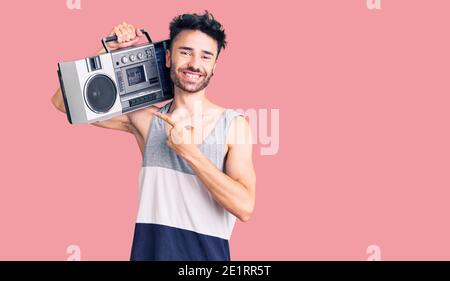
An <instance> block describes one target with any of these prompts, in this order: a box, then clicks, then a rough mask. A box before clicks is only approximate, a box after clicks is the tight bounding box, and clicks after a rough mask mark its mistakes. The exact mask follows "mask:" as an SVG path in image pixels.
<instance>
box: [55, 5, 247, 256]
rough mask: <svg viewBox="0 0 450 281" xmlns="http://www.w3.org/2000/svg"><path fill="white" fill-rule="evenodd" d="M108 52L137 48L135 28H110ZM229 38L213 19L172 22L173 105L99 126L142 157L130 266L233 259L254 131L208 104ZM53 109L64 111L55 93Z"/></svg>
mask: <svg viewBox="0 0 450 281" xmlns="http://www.w3.org/2000/svg"><path fill="white" fill-rule="evenodd" d="M112 34H115V35H117V37H118V40H117V42H113V43H111V44H110V47H111V48H124V47H128V46H132V45H134V44H136V43H137V42H138V40H139V38H140V37H141V36H142V34H141V33H140V31H139V30H138V29H135V28H134V27H133V26H132V25H130V24H127V23H122V24H120V25H118V26H116V27H115V28H114V29H113V32H112ZM225 37H226V36H225V32H224V30H223V28H222V25H221V24H220V23H219V22H218V21H216V20H215V19H214V18H213V17H212V15H211V14H209V13H208V12H205V14H202V15H198V14H184V15H181V16H178V17H175V18H174V19H173V21H172V22H171V23H170V39H171V46H170V50H167V53H166V66H167V67H170V74H171V75H170V76H171V79H172V81H173V83H174V91H175V95H174V99H173V100H172V101H171V102H169V103H167V104H166V105H165V106H163V107H162V108H157V107H155V106H152V107H149V108H146V109H142V110H139V111H135V112H131V113H128V114H126V115H122V116H119V117H114V118H112V119H109V120H106V121H101V122H97V123H94V125H96V126H99V127H104V128H110V129H116V130H121V131H125V132H129V133H131V134H133V135H134V136H135V138H136V140H137V142H138V145H139V147H140V150H141V152H142V155H143V164H142V168H141V173H140V179H139V184H140V200H139V210H138V216H137V222H136V226H135V233H134V241H133V246H132V251H131V260H230V252H229V244H228V241H229V239H230V236H231V233H232V230H233V227H234V223H235V221H236V217H237V218H239V219H240V220H241V221H243V222H245V221H248V220H249V219H250V217H251V215H252V212H253V209H254V205H255V184H256V176H255V171H254V167H253V162H252V139H251V132H250V127H249V125H248V123H247V121H246V120H245V118H244V117H243V115H242V114H241V113H238V112H236V111H234V110H230V109H225V108H222V107H220V106H218V105H216V104H214V103H212V102H211V101H209V100H208V99H207V97H206V92H205V90H206V88H207V86H208V83H209V81H210V79H211V77H212V76H213V74H214V69H215V67H216V63H217V59H218V57H219V53H220V51H221V49H223V48H225V46H226V40H225ZM52 102H53V104H54V105H55V106H56V107H57V108H58V109H59V110H61V111H63V112H64V111H65V109H64V104H63V101H62V97H61V92H60V90H58V91H57V92H56V94H55V95H54V96H53V98H52Z"/></svg>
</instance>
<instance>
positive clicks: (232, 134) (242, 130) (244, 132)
mask: <svg viewBox="0 0 450 281" xmlns="http://www.w3.org/2000/svg"><path fill="white" fill-rule="evenodd" d="M227 144H228V145H229V146H234V145H251V144H252V132H251V127H250V125H249V123H248V121H247V119H245V117H244V116H242V115H238V116H236V117H234V118H233V119H232V120H231V123H230V127H229V129H228V132H227Z"/></svg>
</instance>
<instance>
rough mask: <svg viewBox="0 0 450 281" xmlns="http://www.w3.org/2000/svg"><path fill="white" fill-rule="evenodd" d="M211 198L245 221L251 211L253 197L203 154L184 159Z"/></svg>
mask: <svg viewBox="0 0 450 281" xmlns="http://www.w3.org/2000/svg"><path fill="white" fill-rule="evenodd" d="M186 160H187V161H188V163H189V164H190V166H191V168H192V170H193V171H194V173H195V174H196V175H197V176H198V178H199V179H200V181H201V182H202V183H203V184H204V185H205V186H206V188H207V189H208V190H209V192H210V193H211V195H212V197H213V198H214V199H215V200H216V201H217V202H218V203H219V204H220V205H221V206H222V207H224V208H225V209H226V210H228V211H229V212H230V213H232V214H233V215H234V216H236V217H237V218H239V219H240V220H241V221H247V220H248V219H249V218H250V216H251V212H252V211H251V210H252V209H253V205H254V202H253V196H252V195H251V194H250V192H249V191H248V190H247V188H246V187H245V186H244V185H243V184H241V183H239V182H238V181H236V180H234V179H232V178H231V177H229V176H228V175H227V174H225V173H223V172H222V171H220V170H219V169H217V167H216V166H215V165H214V164H213V163H212V162H211V161H210V160H209V159H208V158H206V157H205V156H204V155H203V154H198V155H196V156H192V157H188V158H187V159H186Z"/></svg>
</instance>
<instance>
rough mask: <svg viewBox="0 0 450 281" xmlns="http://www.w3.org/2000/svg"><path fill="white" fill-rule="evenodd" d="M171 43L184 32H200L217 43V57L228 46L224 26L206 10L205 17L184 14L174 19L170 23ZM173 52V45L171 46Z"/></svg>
mask: <svg viewBox="0 0 450 281" xmlns="http://www.w3.org/2000/svg"><path fill="white" fill-rule="evenodd" d="M169 29H170V42H173V40H174V39H175V37H176V36H177V35H178V34H179V33H180V32H181V31H183V30H186V29H188V30H199V31H201V32H203V33H206V34H208V35H209V36H211V37H212V38H213V39H214V40H216V41H217V57H218V56H219V53H220V51H221V50H222V49H225V47H226V45H227V41H226V35H225V30H224V29H223V27H222V25H221V24H220V23H219V22H218V21H217V20H215V19H214V17H213V15H212V14H211V13H209V12H208V11H206V10H205V13H204V14H203V15H198V14H195V13H194V14H183V15H179V16H176V17H175V18H173V20H172V22H170V27H169ZM170 49H171V50H172V43H171V44H170Z"/></svg>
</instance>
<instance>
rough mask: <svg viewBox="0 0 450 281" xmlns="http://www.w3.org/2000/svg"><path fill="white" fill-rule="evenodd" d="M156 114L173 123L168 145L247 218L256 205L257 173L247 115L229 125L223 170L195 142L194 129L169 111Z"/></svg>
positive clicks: (224, 203)
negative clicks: (178, 122)
mask: <svg viewBox="0 0 450 281" xmlns="http://www.w3.org/2000/svg"><path fill="white" fill-rule="evenodd" d="M155 115H156V116H158V117H159V118H161V119H163V120H164V121H166V123H167V124H169V125H170V126H171V129H170V134H169V137H168V141H167V145H168V146H169V147H170V148H171V149H172V150H174V151H175V152H176V153H177V154H178V155H180V156H181V157H183V158H184V159H185V160H186V161H187V162H188V163H189V165H190V166H191V167H192V170H193V171H194V173H195V174H196V175H197V177H198V178H199V179H200V181H201V182H202V183H203V184H204V185H205V187H206V188H207V189H208V191H209V192H210V193H211V195H212V197H213V198H214V199H215V200H216V201H217V202H218V203H219V204H220V205H221V206H222V207H224V208H225V209H227V210H228V211H229V212H230V213H232V214H233V215H234V216H236V217H237V218H239V219H240V220H241V221H243V222H246V221H248V220H249V219H250V217H251V215H252V213H253V209H254V206H255V188H256V175H255V171H254V168H253V161H252V138H251V130H250V126H249V125H248V123H247V121H246V120H245V118H243V117H237V118H235V119H233V122H232V124H231V126H230V130H229V132H228V135H227V143H228V155H227V158H226V159H227V160H226V163H225V173H224V172H222V171H221V170H219V169H218V168H217V167H216V166H215V165H214V164H213V163H212V162H211V161H210V160H209V159H208V158H207V157H206V156H205V155H204V154H203V153H202V152H201V151H200V149H199V148H198V146H197V145H196V144H195V143H194V141H192V140H193V135H195V132H194V131H195V130H196V129H195V128H193V127H186V126H178V125H177V123H176V122H175V121H174V120H173V119H172V118H171V117H170V116H168V115H167V114H161V113H155ZM186 136H187V137H186ZM183 137H186V139H183ZM174 140H175V141H174Z"/></svg>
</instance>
